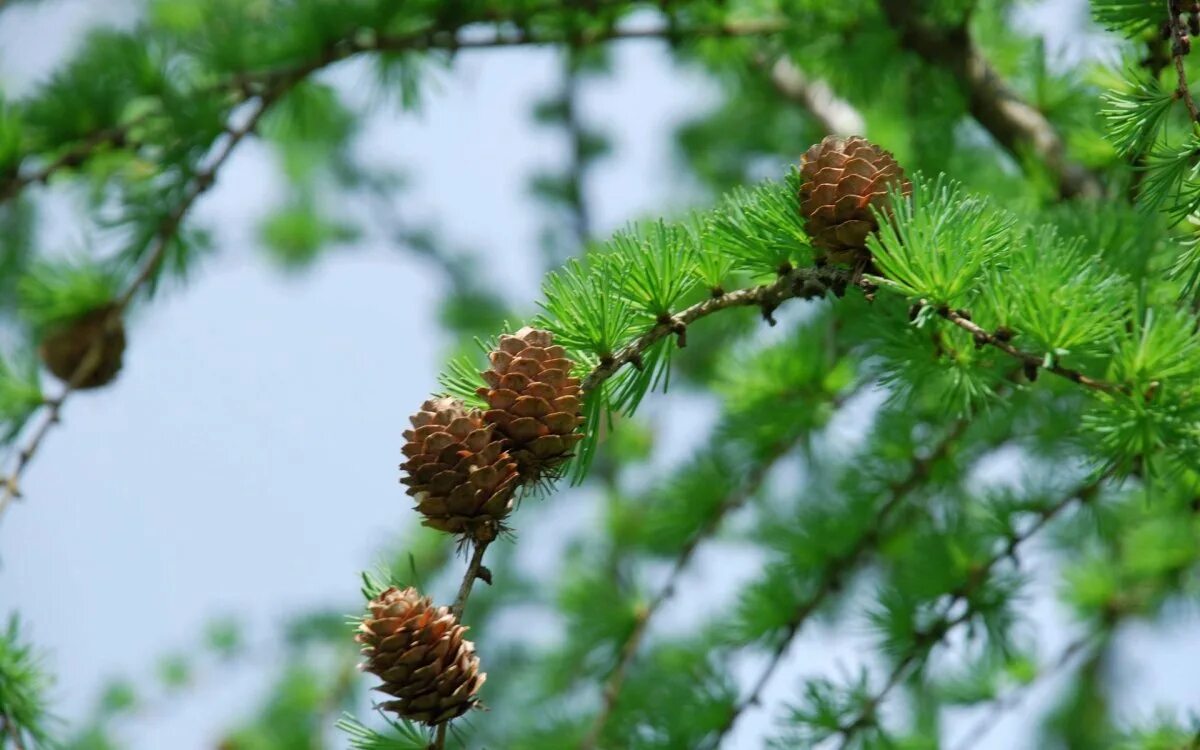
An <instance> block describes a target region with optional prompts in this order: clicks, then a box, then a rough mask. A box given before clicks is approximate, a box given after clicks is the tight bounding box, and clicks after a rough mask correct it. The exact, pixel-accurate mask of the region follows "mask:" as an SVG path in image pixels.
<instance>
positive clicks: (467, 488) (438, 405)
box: [400, 398, 517, 541]
mask: <svg viewBox="0 0 1200 750" xmlns="http://www.w3.org/2000/svg"><path fill="white" fill-rule="evenodd" d="M411 421H412V426H413V429H411V430H406V431H405V433H404V438H405V440H407V442H406V443H405V445H404V448H403V452H404V455H405V456H406V457H407V458H408V460H407V461H405V462H404V463H403V464H401V465H400V468H401V469H403V470H404V471H405V473H406V474H407V476H404V477H401V479H400V481H401V483H403V484H405V485H408V494H410V495H412V496H414V497H415V498H416V501H417V511H419V512H420V513H421V514H422V515H424V516H425V520H424V521H423V523H424V524H425V525H426V526H430V527H433V528H435V529H439V530H441V531H445V532H449V533H451V534H465V535H467V536H470V537H472V538H474V539H476V540H477V541H483V540H487V541H490V540H491V539H494V538H495V536H496V533H497V532H498V531H499V530H500V528H501V527H502V522H503V520H504V518H505V517H506V516H508V514H509V512H510V511H511V510H512V507H513V501H512V496H513V491H514V490H515V489H516V487H517V465H516V463H515V462H514V461H513V459H512V457H510V456H509V454H508V453H507V452H506V450H505V441H504V440H503V439H502V437H501V436H499V435H496V434H494V433H493V428H492V426H491V425H488V424H485V423H484V421H483V418H482V416H481V415H480V413H479V412H478V411H475V410H472V411H467V409H466V407H464V406H463V403H462V402H461V401H459V400H458V399H453V398H433V399H430V400H428V401H426V402H425V403H424V404H422V405H421V410H420V411H418V412H417V413H416V414H414V415H413V416H412V420H411Z"/></svg>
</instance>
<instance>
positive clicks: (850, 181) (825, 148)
mask: <svg viewBox="0 0 1200 750" xmlns="http://www.w3.org/2000/svg"><path fill="white" fill-rule="evenodd" d="M800 177H801V180H802V181H801V183H800V212H801V214H803V215H804V218H805V219H806V220H807V222H808V234H809V236H810V237H811V238H812V242H813V245H814V246H816V247H817V248H819V249H823V250H826V251H828V253H827V258H828V259H829V260H832V261H835V262H853V261H854V260H856V259H858V258H860V257H861V256H862V255H863V253H864V252H865V249H866V245H867V235H869V234H870V233H871V232H874V231H875V230H877V229H879V224H878V222H876V220H875V217H874V216H873V215H872V213H871V209H872V208H875V209H876V210H880V211H887V210H888V209H889V207H890V206H889V199H888V188H890V187H892V186H893V185H899V186H900V189H901V190H902V191H903V193H904V194H905V195H908V194H909V193H910V192H911V191H912V183H910V182H909V181H908V180H907V179H905V177H904V170H903V169H901V167H900V165H899V164H897V163H896V159H895V158H894V157H893V156H892V154H891V153H890V152H888V151H884V150H883V149H881V148H880V147H878V146H876V145H875V144H873V143H871V142H870V141H868V140H867V139H866V138H863V137H861V136H850V137H849V138H841V137H838V136H832V135H831V136H827V137H826V138H825V139H824V140H823V141H821V142H820V143H818V144H816V145H814V146H813V147H812V148H810V149H809V150H808V151H807V152H806V153H805V154H804V156H803V158H802V159H801V163H800Z"/></svg>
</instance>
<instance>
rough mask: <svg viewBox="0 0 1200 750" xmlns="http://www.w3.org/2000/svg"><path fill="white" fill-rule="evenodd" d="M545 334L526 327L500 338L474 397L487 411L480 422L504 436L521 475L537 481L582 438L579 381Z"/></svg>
mask: <svg viewBox="0 0 1200 750" xmlns="http://www.w3.org/2000/svg"><path fill="white" fill-rule="evenodd" d="M553 339H554V337H553V336H552V335H551V334H550V332H549V331H541V330H538V329H536V328H530V327H529V326H526V327H525V328H522V329H521V330H519V331H517V332H516V333H515V334H511V335H510V334H505V335H503V336H501V337H500V347H499V348H498V349H496V350H495V351H493V352H492V353H491V354H489V355H488V359H489V360H490V361H491V363H492V366H491V367H490V368H489V369H488V370H486V371H485V372H483V379H484V380H485V381H486V382H487V384H488V387H486V388H480V389H479V395H480V396H482V397H483V398H484V400H486V401H487V402H488V405H489V406H490V407H491V408H490V409H488V410H487V411H486V412H484V414H483V418H484V419H485V420H487V421H488V422H489V423H491V424H493V425H495V426H496V430H497V431H498V432H499V433H500V434H501V435H503V436H505V437H506V438H508V441H509V443H508V450H509V452H510V453H512V456H513V459H515V460H516V462H517V470H518V471H519V472H520V474H521V477H522V478H524V479H526V480H529V479H538V478H540V477H542V476H545V473H546V472H548V471H550V470H552V469H553V468H554V467H556V466H558V465H560V464H562V462H563V461H565V460H566V459H568V458H570V457H571V455H572V454H571V449H572V448H573V447H574V446H575V444H576V443H578V442H579V441H580V440H582V439H583V435H581V434H580V433H579V432H577V431H576V430H577V428H578V427H579V425H580V424H581V423H582V422H583V417H581V416H580V415H579V414H580V409H581V408H582V397H581V396H580V394H579V378H573V377H571V368H572V367H573V366H574V363H573V362H571V360H570V359H567V357H566V352H565V351H564V350H563V348H562V347H561V346H554V344H553Z"/></svg>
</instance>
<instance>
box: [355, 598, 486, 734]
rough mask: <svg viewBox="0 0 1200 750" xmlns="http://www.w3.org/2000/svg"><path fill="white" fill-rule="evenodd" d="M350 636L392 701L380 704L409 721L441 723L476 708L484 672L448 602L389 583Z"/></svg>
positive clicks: (364, 666) (363, 665)
mask: <svg viewBox="0 0 1200 750" xmlns="http://www.w3.org/2000/svg"><path fill="white" fill-rule="evenodd" d="M367 609H368V610H369V614H368V615H367V616H366V617H364V618H363V619H362V622H361V623H360V624H359V626H358V633H357V635H355V637H354V640H356V641H358V642H359V643H361V644H362V653H363V656H364V657H366V662H364V663H363V664H362V665H361V668H362V669H363V670H365V671H367V672H370V673H371V674H374V675H376V676H378V677H379V678H380V679H382V680H383V684H382V685H380V686H379V687H378V688H376V690H379V691H381V692H383V693H386V694H387V695H390V696H392V697H393V698H395V700H391V701H387V702H385V703H383V704H382V706H383V708H385V709H387V710H389V711H394V712H395V713H396V714H398V715H399V716H402V717H403V718H405V719H408V720H409V721H419V722H424V723H425V724H430V725H433V724H441V723H442V722H445V721H450V720H451V719H456V718H458V717H459V716H462V715H463V714H465V713H466V712H467V711H469V710H471V709H472V708H474V707H475V705H476V704H477V703H478V701H477V700H476V698H475V694H476V693H477V692H479V688H480V687H481V686H482V685H483V682H484V680H486V679H487V675H486V674H484V673H483V672H480V671H479V657H478V656H476V655H475V644H474V643H472V642H471V641H468V640H464V639H463V633H465V632H467V628H466V627H464V626H463V625H460V624H459V623H458V619H457V618H456V617H455V616H454V615H453V614H451V613H450V610H449V609H447V608H446V607H436V608H435V607H434V606H433V602H432V601H431V600H430V598H429V597H423V596H421V595H420V594H419V593H417V590H416V589H413V588H407V589H404V590H403V591H401V590H399V589H397V588H389V589H388V590H386V591H384V592H383V593H381V594H380V595H379V596H377V597H375V598H374V599H372V600H371V602H370V603H369V604H368V605H367Z"/></svg>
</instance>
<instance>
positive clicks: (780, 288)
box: [581, 266, 851, 393]
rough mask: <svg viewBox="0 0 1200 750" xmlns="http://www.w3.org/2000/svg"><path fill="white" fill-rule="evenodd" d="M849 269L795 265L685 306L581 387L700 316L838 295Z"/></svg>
mask: <svg viewBox="0 0 1200 750" xmlns="http://www.w3.org/2000/svg"><path fill="white" fill-rule="evenodd" d="M850 279H851V274H850V271H849V270H847V269H844V268H834V267H832V266H826V267H822V268H796V269H792V270H791V271H788V272H787V273H785V274H782V275H780V277H779V279H777V280H776V281H773V282H771V283H769V284H762V285H760V286H755V287H749V288H747V289H739V290H738V291H736V292H730V293H728V294H723V295H721V296H720V297H714V298H711V299H706V300H704V301H703V302H697V303H696V304H694V305H692V306H691V307H688V308H686V309H684V310H682V311H680V312H679V313H676V314H675V315H673V316H671V318H670V319H669V320H667V321H664V322H662V323H658V324H656V325H655V326H654V327H653V328H651V329H650V330H648V331H646V332H645V333H643V334H642V335H641V336H638V337H637V338H636V339H634V340H633V341H632V342H630V343H629V344H627V345H626V346H624V347H622V348H621V349H620V350H618V351H617V352H616V353H615V354H613V355H612V356H611V357H608V358H606V359H605V360H604V361H603V362H601V363H600V365H598V366H597V367H596V368H595V369H594V370H592V371H591V372H590V373H588V376H587V377H586V378H584V379H583V383H582V385H581V389H582V390H583V391H584V392H585V393H586V392H588V391H591V390H594V389H595V388H597V387H598V386H599V385H600V384H601V383H603V382H604V381H605V380H608V379H609V378H611V377H612V376H613V375H615V374H616V373H617V371H618V370H620V369H621V368H622V367H624V366H625V365H628V364H631V363H634V362H637V361H639V360H641V358H642V356H643V355H644V354H645V353H646V351H647V350H648V349H649V348H650V347H652V346H654V345H655V344H656V343H658V342H659V341H661V340H663V339H665V338H667V337H668V336H671V335H675V334H677V333H678V332H679V331H680V330H683V329H684V328H686V327H687V326H688V325H691V324H692V323H694V322H695V321H697V320H699V319H700V318H704V317H707V316H709V315H712V314H713V313H715V312H717V311H719V310H724V309H726V308H729V307H763V308H764V309H774V308H775V307H776V306H778V305H779V304H780V303H781V302H784V301H785V300H789V299H796V298H801V299H813V298H817V297H822V296H824V295H825V294H826V293H829V292H833V293H834V294H835V295H838V296H841V295H842V294H844V293H845V290H846V287H847V285H848V284H849V283H850Z"/></svg>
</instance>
